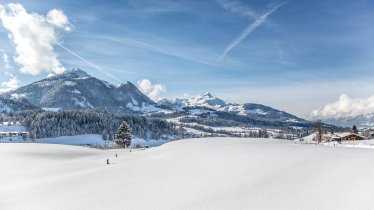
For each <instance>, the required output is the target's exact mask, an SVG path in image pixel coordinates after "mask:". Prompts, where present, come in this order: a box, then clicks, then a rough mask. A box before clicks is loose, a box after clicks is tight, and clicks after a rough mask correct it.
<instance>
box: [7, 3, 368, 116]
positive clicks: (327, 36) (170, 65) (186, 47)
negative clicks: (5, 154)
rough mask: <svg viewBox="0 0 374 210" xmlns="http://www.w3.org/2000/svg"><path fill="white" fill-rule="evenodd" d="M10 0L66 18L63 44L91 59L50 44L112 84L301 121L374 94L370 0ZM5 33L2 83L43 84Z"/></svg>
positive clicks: (63, 58)
mask: <svg viewBox="0 0 374 210" xmlns="http://www.w3.org/2000/svg"><path fill="white" fill-rule="evenodd" d="M7 3H20V4H21V5H23V7H24V8H25V9H26V10H27V12H28V13H37V14H39V15H44V16H45V15H46V14H47V13H48V11H50V10H51V9H58V10H61V11H63V13H64V14H65V15H66V17H67V18H68V21H69V27H71V30H69V31H63V32H62V31H60V32H59V33H58V34H57V37H58V42H59V43H61V44H62V46H64V47H66V48H67V49H69V50H71V52H74V53H76V54H77V55H79V56H80V57H81V58H83V59H85V60H86V61H88V62H90V64H88V63H87V62H84V61H83V60H82V59H80V58H78V57H77V56H76V55H73V54H72V53H71V52H68V51H67V50H65V49H63V48H62V47H60V46H58V45H53V50H54V52H55V53H56V54H57V58H58V60H59V61H60V62H61V65H62V66H63V67H64V68H66V69H70V68H74V67H78V68H81V69H83V70H85V71H87V72H88V73H89V74H91V75H93V76H95V77H98V78H100V79H103V80H107V81H109V82H111V83H115V84H118V83H119V82H120V81H131V82H133V83H134V84H137V82H138V81H139V80H142V79H148V80H150V81H151V82H152V83H153V84H162V86H163V87H165V88H164V89H165V90H164V92H162V95H161V96H162V97H166V98H173V97H183V96H186V95H189V96H196V95H198V94H200V93H203V92H211V93H212V94H213V95H215V96H218V97H221V98H223V99H225V100H227V101H230V102H239V103H243V102H253V103H263V104H266V105H269V106H273V107H275V108H278V109H282V110H285V111H288V112H290V113H293V114H297V115H300V116H303V115H306V114H307V113H309V112H310V111H311V110H313V109H315V108H317V107H319V106H321V105H323V104H325V103H327V102H330V101H334V100H336V99H337V98H338V97H339V96H340V95H341V94H343V93H345V94H348V95H350V96H353V97H367V96H371V95H373V94H374V93H373V90H374V83H373V81H374V77H373V76H374V71H373V66H374V64H373V63H374V39H373V37H374V13H373V12H372V11H373V10H374V2H373V1H369V0H356V1H347V0H326V1H310V0H308V1H307V0H297V1H296V0H294V1H292V0H289V1H265V0H257V1H256V0H254V1H244V0H242V1H239V0H235V1H233V0H206V1H197V0H196V1H172V0H128V1H125V0H124V1H85V0H81V1H68V0H51V1H41V0H40V1H38V0H32V1H31V0H24V1H17V2H14V1H3V3H2V4H3V5H6V4H7ZM261 18H262V19H261ZM253 24H256V25H255V26H256V27H254V25H253ZM251 27H252V28H251ZM246 29H248V30H249V31H247V33H246V32H245V31H246ZM8 34H9V31H8V30H7V29H6V28H4V27H1V28H0V49H1V50H2V52H3V53H5V54H7V55H8V57H9V58H8V64H9V65H11V68H5V65H6V63H5V62H4V59H3V65H2V67H3V68H1V66H0V69H1V71H2V72H0V74H1V77H0V78H1V79H0V83H2V82H3V83H4V82H7V81H8V80H9V77H10V76H9V75H10V74H9V72H11V74H12V76H13V77H16V78H17V79H18V82H19V83H18V85H19V86H21V85H25V84H28V83H30V82H33V81H36V80H39V79H42V78H45V77H46V76H47V75H48V72H41V73H39V72H38V74H35V75H31V74H29V73H21V72H20V70H19V69H20V68H21V65H22V64H20V63H19V62H18V63H17V62H16V61H14V59H13V57H14V56H16V54H17V52H16V51H15V44H14V43H13V41H12V40H11V39H9V38H8ZM236 41H237V42H236ZM230 44H231V45H230ZM230 46H231V48H230ZM225 50H226V51H227V52H226V53H225ZM113 77H115V78H116V79H115V78H113Z"/></svg>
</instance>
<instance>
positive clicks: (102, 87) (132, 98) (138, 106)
mask: <svg viewBox="0 0 374 210" xmlns="http://www.w3.org/2000/svg"><path fill="white" fill-rule="evenodd" d="M4 95H8V96H9V95H12V96H17V98H22V99H24V100H27V101H28V102H29V103H30V104H32V105H34V106H37V107H40V108H43V109H63V110H68V109H102V110H106V111H110V112H114V113H134V112H148V111H153V110H155V111H156V110H158V108H157V107H156V103H155V102H153V101H152V100H151V99H149V98H148V97H147V96H146V95H144V94H143V93H141V92H140V91H139V90H138V89H137V87H136V86H135V85H133V84H132V83H130V82H125V83H123V84H121V85H119V86H114V85H110V84H108V83H107V82H105V81H102V80H99V79H97V78H95V77H92V76H90V75H89V74H87V73H86V72H84V71H82V70H80V69H72V70H70V71H66V72H64V73H62V74H58V75H56V76H52V77H49V78H46V79H43V80H40V81H37V82H34V83H32V84H30V85H26V86H23V87H20V88H18V89H16V90H14V91H11V92H9V93H6V94H4Z"/></svg>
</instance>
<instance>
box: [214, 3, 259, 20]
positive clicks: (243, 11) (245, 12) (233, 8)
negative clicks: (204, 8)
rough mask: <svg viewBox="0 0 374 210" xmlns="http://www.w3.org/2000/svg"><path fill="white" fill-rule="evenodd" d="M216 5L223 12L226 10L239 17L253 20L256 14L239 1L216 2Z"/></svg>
mask: <svg viewBox="0 0 374 210" xmlns="http://www.w3.org/2000/svg"><path fill="white" fill-rule="evenodd" d="M217 2H218V4H219V5H220V6H221V7H222V8H223V9H225V10H228V11H230V12H233V13H237V14H239V15H241V16H248V17H252V18H255V17H256V16H257V13H256V12H255V11H253V10H252V9H250V8H249V7H246V6H244V5H243V4H242V3H240V2H239V1H234V0H217Z"/></svg>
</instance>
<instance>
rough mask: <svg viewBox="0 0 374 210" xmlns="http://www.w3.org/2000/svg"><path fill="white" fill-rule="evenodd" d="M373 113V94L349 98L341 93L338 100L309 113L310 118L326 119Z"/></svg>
mask: <svg viewBox="0 0 374 210" xmlns="http://www.w3.org/2000/svg"><path fill="white" fill-rule="evenodd" d="M367 113H374V95H373V96H369V97H364V98H351V97H349V96H348V95H346V94H342V95H341V96H340V97H339V100H338V101H336V102H333V103H328V104H326V105H324V106H323V107H321V108H319V109H317V110H314V111H312V112H311V113H310V116H309V118H311V119H328V118H341V117H355V116H358V115H361V114H367Z"/></svg>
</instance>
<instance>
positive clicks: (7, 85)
mask: <svg viewBox="0 0 374 210" xmlns="http://www.w3.org/2000/svg"><path fill="white" fill-rule="evenodd" d="M18 86H19V81H18V79H17V77H15V76H14V75H10V78H9V80H8V81H5V82H2V83H1V88H0V93H5V92H8V91H11V90H14V89H16V88H18Z"/></svg>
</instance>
